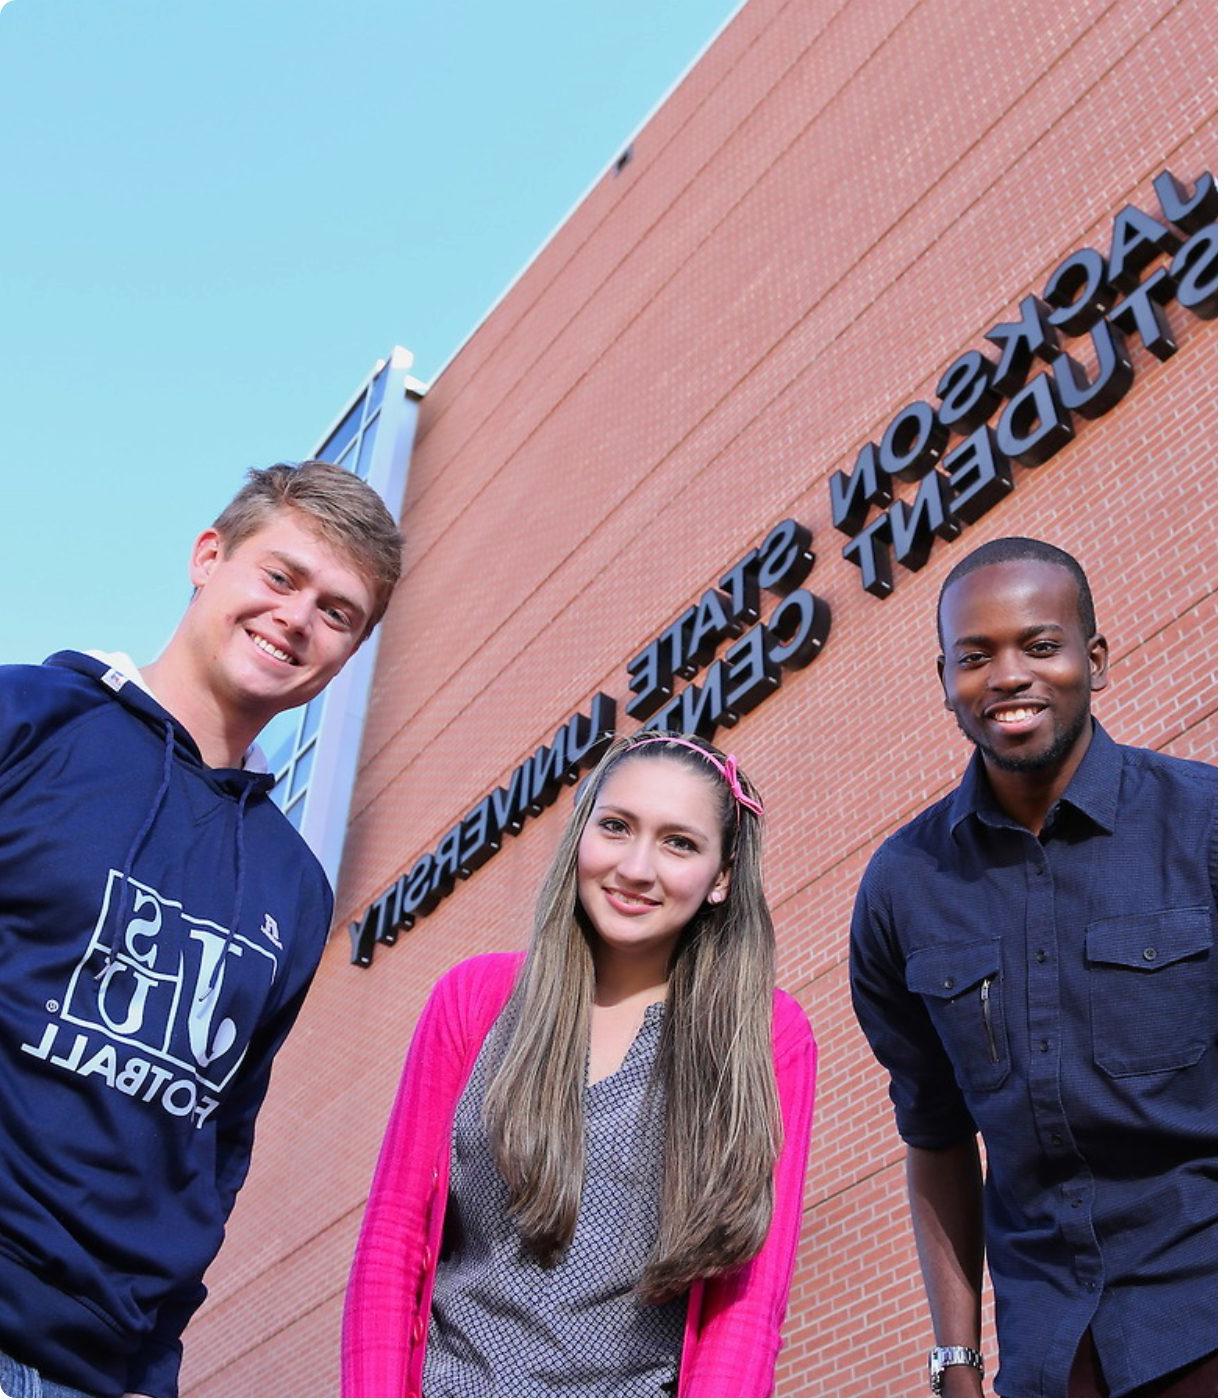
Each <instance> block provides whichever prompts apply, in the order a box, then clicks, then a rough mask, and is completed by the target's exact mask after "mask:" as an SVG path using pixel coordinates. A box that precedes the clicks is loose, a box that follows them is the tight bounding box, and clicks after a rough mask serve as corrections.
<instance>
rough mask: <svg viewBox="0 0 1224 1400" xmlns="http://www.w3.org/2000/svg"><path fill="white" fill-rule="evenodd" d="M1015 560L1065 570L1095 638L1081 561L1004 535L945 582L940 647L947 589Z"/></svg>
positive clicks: (962, 563) (976, 552)
mask: <svg viewBox="0 0 1224 1400" xmlns="http://www.w3.org/2000/svg"><path fill="white" fill-rule="evenodd" d="M1016 559H1036V560H1037V561H1038V562H1040V563H1042V564H1054V565H1056V566H1057V567H1058V568H1060V569H1066V571H1067V572H1068V573H1069V574H1070V575H1071V577H1072V578H1073V579H1074V580H1075V596H1076V602H1077V603H1078V605H1079V619H1080V626H1081V627H1083V629H1084V636H1085V637H1091V636H1092V635H1093V633H1094V632H1095V631H1096V630H1097V625H1096V608H1095V606H1094V605H1093V602H1092V589H1091V588H1089V587H1088V579H1087V577H1086V575H1085V574H1084V571H1083V569H1082V568H1081V567H1080V562H1079V560H1078V559H1076V558H1074V557H1073V556H1072V555H1070V554H1068V553H1067V551H1066V550H1065V549H1059V548H1058V546H1057V545H1053V544H1046V542H1045V541H1044V540H1030V539H1029V538H1028V537H1027V536H1025V535H1005V536H1004V537H1003V538H1002V539H1001V540H987V541H986V543H985V544H981V545H978V547H977V548H976V549H975V550H973V551H971V552H970V553H969V554H966V555H965V557H964V558H963V559H961V560H960V561H959V562H958V563H957V564H955V565H954V566H953V568H952V569H951V570H950V571H949V573H948V577H947V578H946V579H944V581H943V587H942V588H940V590H939V602H938V603H936V605H935V632H936V635H937V636H938V637H939V645H940V646H941V647H942V646H943V634H942V632H940V618H941V617H942V616H943V600H944V594H945V593H946V592H947V591H948V589H949V588H951V587H952V585H953V584H954V583H956V582H957V580H958V579H962V578H964V577H965V575H966V574H971V573H973V572H974V571H975V570H976V569H984V568H985V567H986V566H987V565H988V564H1009V563H1011V562H1012V561H1013V560H1016Z"/></svg>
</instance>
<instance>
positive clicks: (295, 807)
mask: <svg viewBox="0 0 1224 1400" xmlns="http://www.w3.org/2000/svg"><path fill="white" fill-rule="evenodd" d="M305 810H306V798H305V796H304V795H303V796H302V797H299V798H298V800H297V801H296V802H294V803H293V804H292V805H291V806H289V807H286V808H285V816H287V817H288V818H289V820H290V821H291V822H292V823H293V829H294V831H301V829H302V813H303V812H304V811H305Z"/></svg>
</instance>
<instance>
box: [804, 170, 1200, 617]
mask: <svg viewBox="0 0 1224 1400" xmlns="http://www.w3.org/2000/svg"><path fill="white" fill-rule="evenodd" d="M1153 183H1154V187H1155V190H1156V198H1157V200H1158V201H1159V204H1160V213H1161V215H1162V216H1163V221H1162V219H1161V218H1157V217H1156V216H1155V215H1154V214H1150V213H1147V212H1146V211H1144V210H1142V209H1138V208H1136V207H1135V206H1134V205H1133V204H1127V205H1125V206H1123V208H1122V209H1120V210H1119V211H1118V213H1117V215H1116V216H1115V217H1114V220H1113V227H1112V230H1111V233H1110V242H1109V252H1108V253H1107V254H1105V253H1101V252H1100V251H1098V250H1097V249H1096V248H1080V249H1077V250H1076V251H1075V252H1074V253H1070V254H1069V255H1068V256H1067V257H1065V258H1063V260H1062V261H1061V262H1060V263H1059V264H1058V266H1057V267H1056V268H1055V269H1054V271H1053V272H1052V273H1051V274H1050V276H1049V278H1048V280H1047V281H1046V284H1045V287H1044V289H1043V291H1042V294H1041V296H1040V297H1038V296H1034V295H1031V294H1030V295H1029V296H1026V297H1024V298H1023V299H1022V300H1021V302H1020V305H1019V307H1018V308H1017V315H1016V316H1015V318H1014V319H1011V320H1006V321H1000V322H998V323H997V324H996V325H994V326H992V327H991V328H990V330H988V331H986V333H985V336H986V339H987V340H989V341H990V342H991V343H992V344H993V345H995V346H996V347H997V348H998V352H999V353H998V358H997V360H992V359H991V358H990V357H989V356H987V355H984V354H982V352H981V351H980V350H967V351H966V352H965V353H964V354H963V355H960V356H958V357H957V358H956V359H955V360H953V361H952V363H951V364H950V365H949V366H948V367H947V369H945V370H944V372H943V373H942V374H941V375H940V377H939V380H938V383H937V385H936V389H935V396H936V398H937V399H938V400H939V408H938V411H937V410H936V409H935V408H933V407H932V406H931V405H930V404H927V403H925V402H923V401H921V400H919V401H917V402H915V403H911V404H907V405H906V406H905V407H904V408H902V409H901V410H900V412H898V413H897V414H896V415H895V416H894V417H893V420H892V422H891V423H890V424H889V425H888V428H887V429H886V430H885V432H884V435H883V437H882V438H881V440H880V442H879V443H878V444H877V443H874V442H867V443H864V444H863V446H862V447H861V448H860V449H859V451H858V455H857V456H856V457H855V460H854V465H853V467H852V468H851V469H850V470H849V471H848V472H846V471H835V472H834V473H833V474H832V476H831V477H830V478H829V504H830V506H831V514H832V520H833V525H834V527H835V528H836V529H838V530H841V531H842V532H843V533H844V534H847V535H849V536H850V542H849V543H848V544H846V545H845V546H843V548H842V556H843V557H844V558H845V559H847V560H849V561H850V563H852V564H853V565H854V566H855V567H856V568H857V569H858V571H859V580H860V582H861V584H862V586H863V588H864V589H865V590H866V591H867V592H868V593H872V594H874V595H875V596H876V597H877V598H887V597H888V595H889V594H890V593H891V592H892V590H893V570H892V566H893V561H894V560H895V561H896V562H897V563H900V564H903V565H904V566H905V567H906V568H908V569H914V570H916V569H921V568H922V567H923V566H924V565H925V564H926V562H927V560H928V558H929V557H930V553H931V548H932V546H933V544H934V542H935V537H936V536H939V537H940V538H942V539H945V540H952V539H955V538H956V536H957V535H958V534H959V533H960V531H961V529H962V528H963V527H964V526H966V525H972V524H973V523H974V522H975V521H977V520H980V519H981V517H982V516H983V515H984V514H985V513H986V512H987V511H988V510H989V509H990V508H991V507H992V506H994V505H996V504H997V503H998V502H999V501H1001V500H1002V499H1003V497H1004V496H1006V495H1007V494H1008V492H1009V491H1010V490H1011V489H1012V473H1011V463H1013V462H1016V463H1019V464H1020V465H1021V466H1024V467H1037V466H1040V465H1041V464H1042V463H1043V462H1048V461H1049V460H1050V458H1051V457H1053V456H1054V455H1055V454H1056V453H1058V452H1060V451H1061V450H1062V449H1063V448H1064V447H1065V446H1066V445H1067V443H1069V442H1070V441H1071V440H1072V438H1073V437H1074V436H1075V418H1076V417H1079V418H1085V419H1090V418H1099V417H1101V416H1102V415H1103V414H1105V413H1108V412H1109V411H1110V409H1112V408H1114V407H1116V406H1117V405H1118V404H1119V403H1120V402H1121V401H1122V400H1123V399H1124V398H1125V397H1126V395H1127V393H1128V392H1129V391H1130V387H1131V385H1132V383H1133V382H1134V378H1135V371H1134V366H1133V364H1132V362H1131V356H1132V354H1133V346H1131V347H1128V345H1127V339H1128V338H1129V339H1130V340H1132V341H1133V342H1137V343H1138V345H1139V346H1140V347H1141V348H1142V349H1143V350H1146V351H1147V352H1148V354H1150V355H1152V356H1154V357H1155V358H1156V359H1158V360H1167V359H1169V358H1170V357H1171V356H1173V355H1175V354H1176V353H1177V341H1176V339H1175V337H1174V335H1173V331H1172V328H1171V327H1170V325H1169V318H1168V315H1167V314H1166V312H1165V307H1166V306H1167V305H1168V304H1169V303H1170V302H1171V301H1172V300H1173V299H1174V298H1176V299H1177V301H1178V302H1179V303H1180V304H1181V305H1182V306H1184V307H1185V308H1186V309H1187V310H1188V311H1192V312H1193V313H1194V314H1195V315H1196V316H1199V317H1202V318H1203V319H1204V320H1210V319H1214V317H1215V315H1216V303H1217V298H1218V288H1219V270H1218V247H1217V245H1218V233H1217V224H1216V208H1217V192H1216V182H1215V176H1214V175H1212V174H1211V172H1210V171H1205V172H1204V173H1203V174H1201V175H1200V176H1199V177H1198V179H1197V180H1195V181H1194V183H1193V185H1192V186H1190V187H1189V188H1187V187H1186V186H1184V185H1183V184H1182V183H1181V182H1180V181H1179V180H1177V179H1175V178H1174V176H1173V175H1172V174H1170V172H1169V171H1167V170H1165V171H1162V172H1161V173H1160V174H1159V175H1158V176H1157V177H1156V179H1155V181H1154V182H1153ZM1162 255H1163V256H1165V257H1167V258H1168V264H1167V266H1156V267H1152V264H1153V263H1154V262H1155V261H1156V259H1157V258H1159V257H1161V256H1162ZM1083 335H1088V336H1089V337H1090V340H1091V343H1090V345H1089V346H1087V347H1086V348H1085V349H1083V350H1079V349H1077V350H1076V351H1075V353H1074V354H1072V352H1071V351H1070V350H1068V349H1065V348H1064V347H1063V345H1062V342H1061V339H1060V338H1061V337H1063V336H1083ZM1035 360H1044V361H1045V362H1046V364H1048V365H1049V366H1050V368H1049V370H1048V371H1046V370H1040V371H1039V372H1038V373H1037V374H1035V375H1033V377H1032V378H1030V377H1029V376H1030V373H1031V371H1032V368H1033V364H1034V361H1035ZM996 411H998V415H999V416H998V419H997V421H996V423H995V426H994V427H993V428H992V427H989V426H987V424H988V423H989V420H990V419H991V418H992V417H994V415H995V413H996ZM950 433H959V434H961V435H962V441H960V442H958V443H955V444H954V445H953V446H952V447H951V448H949V447H948V437H949V434H950ZM941 459H942V470H940V469H939V467H937V465H936V464H937V463H938V462H939V461H940V460H941ZM894 480H896V481H917V482H920V483H921V484H920V485H919V487H918V490H917V492H916V493H915V494H914V497H913V500H912V501H911V502H906V501H904V500H901V499H896V500H894V499H893V485H892V483H893V481H894ZM873 508H875V510H877V511H878V512H879V513H878V514H876V515H875V516H874V518H873V517H872V509H873Z"/></svg>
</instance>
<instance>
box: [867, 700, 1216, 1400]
mask: <svg viewBox="0 0 1224 1400" xmlns="http://www.w3.org/2000/svg"><path fill="white" fill-rule="evenodd" d="M1216 790H1217V789H1216V772H1215V769H1213V768H1210V767H1208V766H1207V765H1206V764H1202V763H1190V762H1187V761H1185V760H1181V759H1175V758H1168V757H1166V756H1164V755H1162V754H1158V753H1153V752H1151V751H1149V750H1147V749H1134V748H1126V747H1123V746H1122V745H1120V744H1115V743H1114V742H1113V740H1111V739H1110V738H1109V736H1108V735H1107V734H1106V733H1105V731H1104V730H1103V729H1102V728H1101V727H1100V726H1099V725H1096V726H1095V733H1094V734H1093V738H1092V743H1091V745H1090V746H1089V749H1088V752H1087V753H1086V754H1085V756H1084V758H1083V760H1082V761H1081V763H1080V765H1079V767H1078V768H1077V769H1076V771H1075V774H1074V776H1073V778H1072V780H1071V782H1070V784H1069V785H1068V787H1067V790H1066V792H1065V793H1064V794H1063V796H1062V799H1061V800H1060V801H1059V802H1058V803H1057V804H1056V805H1055V807H1054V808H1053V810H1052V811H1051V812H1050V814H1049V817H1048V819H1047V821H1046V824H1045V826H1044V828H1043V830H1042V832H1041V835H1040V837H1038V836H1034V835H1033V834H1032V833H1031V832H1030V831H1028V830H1026V829H1025V828H1024V827H1022V826H1020V825H1019V824H1018V823H1017V822H1015V821H1013V820H1012V819H1011V818H1010V817H1008V816H1006V815H1004V813H1003V812H1002V810H1001V809H1000V808H999V806H998V804H997V803H996V801H995V799H994V797H993V795H992V793H991V791H990V787H989V784H988V782H987V780H986V775H985V772H984V771H983V767H982V761H981V758H980V756H979V755H976V754H975V755H974V758H973V760H972V762H971V763H970V765H969V768H968V770H967V771H966V773H965V777H964V780H963V781H962V783H961V785H960V787H959V788H958V789H957V790H956V791H955V792H954V793H952V794H950V795H949V796H948V797H946V798H944V799H943V800H942V801H940V802H937V803H936V804H935V805H934V806H932V807H930V808H928V809H927V810H926V811H925V812H923V813H922V815H921V816H919V817H918V818H917V819H916V820H914V821H913V822H911V823H910V824H909V825H908V826H906V827H904V828H903V829H902V830H900V831H899V832H897V833H896V834H895V835H894V836H892V837H891V838H889V840H888V841H886V842H885V843H884V845H883V846H882V847H881V848H880V849H879V850H878V851H877V852H876V854H875V856H874V857H873V858H872V860H871V863H870V864H869V866H868V868H867V871H866V874H865V875H864V877H863V882H862V885H861V887H860V889H859V894H858V901H857V903H856V905H855V911H854V923H853V930H852V939H851V988H852V993H853V998H854V1005H855V1010H856V1011H857V1013H858V1017H859V1021H860V1023H861V1025H862V1027H863V1030H864V1032H865V1034H866V1036H867V1039H868V1040H869V1041H870V1042H871V1047H872V1049H873V1050H874V1052H875V1054H876V1056H877V1058H878V1059H879V1060H880V1061H881V1063H882V1064H883V1065H884V1066H885V1067H886V1068H887V1069H888V1071H889V1073H890V1075H891V1077H892V1084H891V1090H890V1092H891V1094H892V1099H893V1104H894V1107H895V1109H896V1115H897V1126H898V1129H899V1131H900V1133H901V1136H902V1137H903V1138H904V1139H905V1140H906V1141H907V1142H909V1143H911V1144H913V1145H914V1146H915V1147H925V1148H939V1147H946V1146H950V1145H951V1144H953V1143H955V1142H958V1141H962V1140H964V1139H965V1138H966V1137H968V1136H970V1135H971V1134H972V1133H973V1132H975V1131H977V1132H980V1133H981V1134H982V1138H983V1140H984V1142H985V1144H986V1153H987V1161H988V1170H987V1179H986V1193H985V1224H986V1248H987V1258H988V1260H989V1263H990V1272H991V1277H992V1279H993V1281H994V1287H995V1300H996V1317H997V1324H998V1333H999V1350H1000V1353H1001V1366H1000V1370H999V1375H998V1377H997V1379H996V1383H995V1384H996V1389H997V1390H998V1391H999V1393H1001V1394H1004V1395H1065V1394H1066V1393H1067V1380H1068V1375H1069V1372H1070V1367H1071V1360H1072V1357H1073V1355H1074V1353H1075V1349H1076V1346H1077V1344H1078V1342H1079V1339H1080V1337H1081V1336H1082V1335H1083V1333H1084V1331H1085V1330H1086V1329H1087V1328H1089V1327H1091V1329H1092V1336H1093V1340H1094V1341H1095V1343H1096V1346H1097V1350H1098V1351H1099V1353H1100V1356H1101V1363H1102V1367H1103V1370H1104V1374H1105V1379H1106V1381H1107V1382H1108V1385H1109V1389H1110V1392H1111V1393H1112V1394H1120V1393H1123V1392H1125V1391H1127V1390H1130V1389H1132V1388H1133V1387H1136V1386H1139V1385H1142V1384H1144V1383H1145V1382H1147V1381H1149V1380H1152V1379H1154V1378H1155V1377H1157V1376H1160V1375H1163V1374H1164V1373H1165V1372H1167V1371H1170V1370H1172V1369H1174V1368H1175V1367H1177V1366H1180V1365H1183V1364H1185V1363H1188V1362H1190V1361H1193V1360H1195V1359H1197V1358H1198V1357H1200V1356H1204V1355H1206V1354H1207V1353H1208V1352H1211V1351H1213V1350H1214V1349H1215V1346H1216V1332H1215V1297H1216V1285H1215V1232H1214V1224H1215V1215H1216V1185H1215V1177H1216V1160H1215V1152H1216V1147H1215V1102H1216V1087H1215V1085H1216V1054H1215V1048H1214V1047H1215V1014H1216V1000H1215V984H1216V953H1215V944H1216V933H1215V929H1216V876H1215V867H1216Z"/></svg>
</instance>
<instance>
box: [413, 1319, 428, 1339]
mask: <svg viewBox="0 0 1224 1400" xmlns="http://www.w3.org/2000/svg"><path fill="white" fill-rule="evenodd" d="M424 1335H425V1324H424V1322H423V1321H422V1320H421V1319H420V1318H419V1317H418V1318H414V1319H413V1323H412V1341H413V1344H414V1345H415V1346H420V1344H421V1338H422V1337H423V1336H424Z"/></svg>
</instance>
